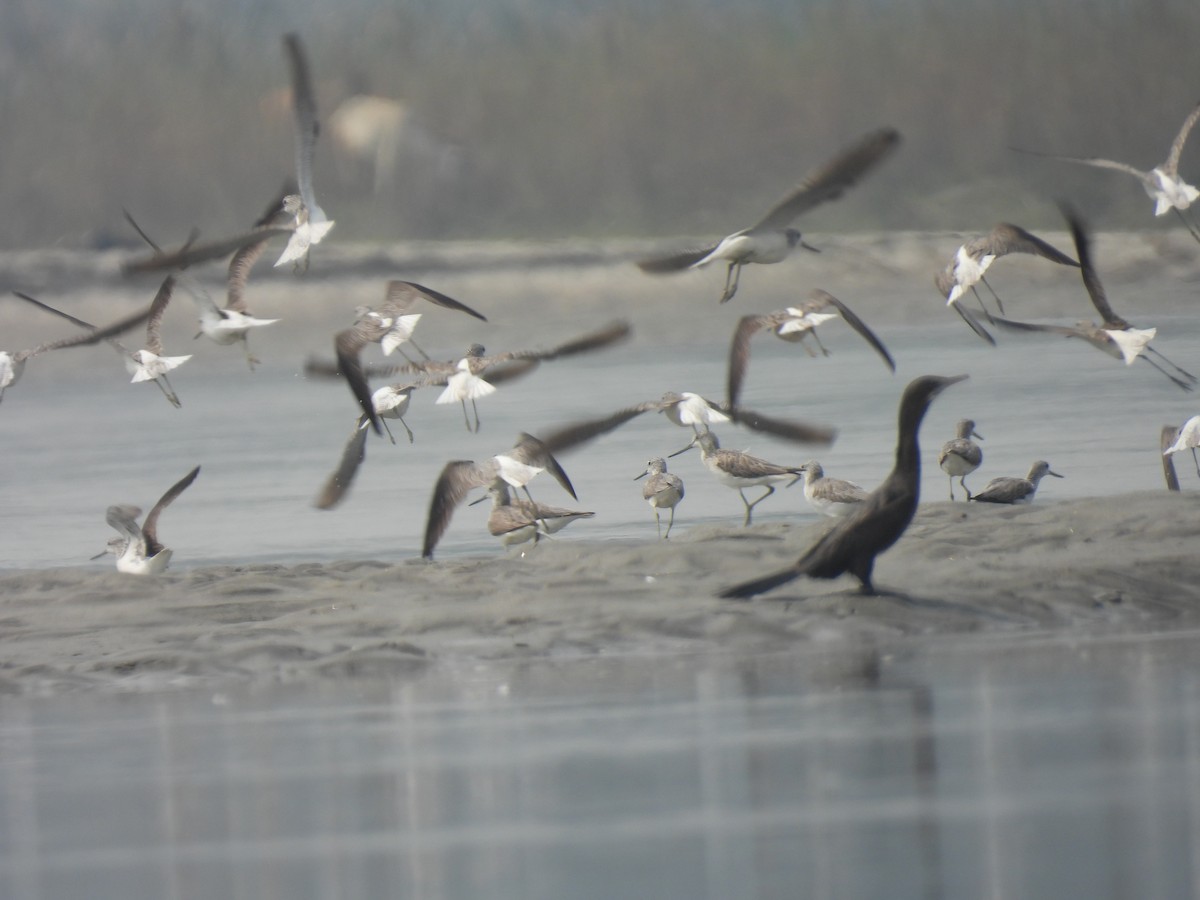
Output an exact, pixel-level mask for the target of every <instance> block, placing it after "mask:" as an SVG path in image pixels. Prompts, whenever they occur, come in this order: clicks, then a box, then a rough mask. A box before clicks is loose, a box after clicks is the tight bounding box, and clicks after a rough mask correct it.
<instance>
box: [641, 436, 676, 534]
mask: <svg viewBox="0 0 1200 900" xmlns="http://www.w3.org/2000/svg"><path fill="white" fill-rule="evenodd" d="M646 476H649V477H648V478H647V477H646ZM639 478H645V479H646V480H645V482H643V483H642V499H643V500H645V501H646V502H647V503H649V504H650V508H651V509H652V510H654V522H655V524H656V525H658V536H659V537H660V538H662V539H663V540H666V539H667V538H669V537H670V536H671V526H672V525H674V524H675V507H676V506H678V505H679V501H680V500H682V499H683V479H682V478H680V477H679V476H678V475H675V474H673V473H671V472H668V471H667V461H666V460H665V459H663V458H662V457H661V456H656V457H654V459H652V460H650V461H649V462H648V463H646V471H645V472H643V473H642V474H641V475H638V476H637V477H636V478H634V479H633V480H634V481H637V480H638V479H639ZM664 507H665V508H666V509H669V510H670V511H671V516H670V518H669V519H668V520H667V533H666V534H663V530H662V518H661V515H660V513H659V510H661V509H663V508H664Z"/></svg>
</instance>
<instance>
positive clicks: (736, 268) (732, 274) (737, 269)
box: [721, 262, 742, 303]
mask: <svg viewBox="0 0 1200 900" xmlns="http://www.w3.org/2000/svg"><path fill="white" fill-rule="evenodd" d="M741 275H742V264H741V263H740V262H731V263H730V264H729V268H728V269H726V270H725V293H723V294H722V295H721V302H722V303H724V302H725V301H727V300H731V299H733V295H734V294H736V293H737V289H738V279H739V278H741Z"/></svg>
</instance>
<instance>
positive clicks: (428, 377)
mask: <svg viewBox="0 0 1200 900" xmlns="http://www.w3.org/2000/svg"><path fill="white" fill-rule="evenodd" d="M382 327H383V326H382V325H380V324H376V323H370V322H368V321H367V320H363V319H360V320H359V322H358V323H356V324H355V325H354V326H353V327H352V328H350V329H347V330H346V331H343V332H340V333H339V334H338V336H337V338H336V339H335V346H336V349H337V356H338V367H339V369H340V370H341V372H342V373H343V374H344V375H345V376H346V379H347V380H348V381H349V382H350V389H351V390H352V391H353V392H354V395H355V397H357V398H358V399H359V403H360V405H363V406H364V409H363V411H364V412H366V406H365V404H363V397H364V394H367V396H369V393H367V391H366V387H365V385H366V374H365V372H364V370H363V367H362V364H361V362H360V361H359V358H358V357H359V353H360V351H361V350H362V348H363V347H364V346H365V345H366V344H367V343H369V342H371V341H372V340H375V338H374V337H373V335H374V334H377V333H378V332H379V331H380V330H381V329H382ZM632 332H633V329H632V328H631V327H630V325H629V323H628V322H613V323H612V324H610V325H607V326H605V327H603V328H600V329H598V330H596V331H593V332H590V333H588V334H585V335H582V336H581V337H578V338H574V339H572V340H570V341H567V342H566V343H564V344H559V345H558V346H557V347H551V348H550V349H549V350H510V351H506V352H504V353H494V354H491V355H488V354H486V352H485V350H484V348H483V345H482V344H472V345H471V346H470V347H469V348H468V349H467V353H466V355H465V356H463V357H462V358H461V359H457V360H446V361H438V360H426V361H424V362H409V363H404V364H402V365H399V366H395V367H392V368H384V369H382V370H381V369H376V370H375V371H380V372H391V373H405V374H408V375H412V376H414V380H417V381H419V382H420V383H421V384H426V385H445V390H444V391H442V393H441V394H440V395H439V396H438V398H437V401H436V402H437V403H439V404H445V403H456V402H457V403H461V404H462V409H463V419H464V421H466V423H467V430H468V431H475V432H477V431H479V410H478V408H477V407H476V405H475V402H476V401H477V400H478V399H479V398H481V397H486V396H488V395H489V394H492V393H494V392H495V390H496V388H495V385H496V383H498V381H499V380H500V378H512V377H514V376H516V375H520V374H525V372H527V371H529V370H530V369H531V368H533V367H535V366H537V365H539V364H540V363H542V362H546V361H549V360H554V359H562V358H565V357H568V356H575V355H577V354H580V353H588V352H591V351H593V350H600V349H602V348H604V347H609V346H611V345H613V344H615V343H617V342H619V341H623V340H625V339H626V338H628V337H629V335H630V334H632ZM500 367H503V368H500ZM468 400H469V401H471V409H472V410H473V411H474V414H475V421H474V425H472V423H471V419H470V418H469V417H468V415H467V401H468ZM377 430H378V428H377Z"/></svg>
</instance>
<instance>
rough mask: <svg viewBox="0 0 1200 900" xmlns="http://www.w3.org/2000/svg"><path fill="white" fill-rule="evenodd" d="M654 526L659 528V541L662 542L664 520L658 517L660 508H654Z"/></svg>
mask: <svg viewBox="0 0 1200 900" xmlns="http://www.w3.org/2000/svg"><path fill="white" fill-rule="evenodd" d="M654 524H655V525H657V526H658V539H659V540H660V541H661V540H662V518H661V517H660V516H659V515H658V507H657V506H656V507H654Z"/></svg>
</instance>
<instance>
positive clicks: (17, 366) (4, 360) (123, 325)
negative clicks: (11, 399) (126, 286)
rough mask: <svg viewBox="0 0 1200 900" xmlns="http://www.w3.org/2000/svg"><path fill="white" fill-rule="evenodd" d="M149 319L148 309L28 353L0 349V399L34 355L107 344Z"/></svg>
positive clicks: (41, 346) (44, 306)
mask: <svg viewBox="0 0 1200 900" xmlns="http://www.w3.org/2000/svg"><path fill="white" fill-rule="evenodd" d="M18 296H20V297H21V299H22V300H26V301H29V302H32V303H34V304H36V305H38V306H41V307H42V308H43V309H46V310H48V311H50V312H54V313H57V314H60V315H61V313H59V311H58V310H56V309H53V308H51V307H48V306H46V305H45V304H44V303H39V302H38V301H37V300H34V299H33V298H32V297H29V296H27V295H24V294H19V295H18ZM149 317H150V309H149V308H147V309H144V310H142V311H140V312H137V313H134V314H133V315H131V316H127V317H126V318H124V319H120V320H118V321H116V322H114V323H112V324H111V325H106V326H104V327H103V328H95V329H91V330H87V331H82V332H80V333H79V334H76V335H72V336H71V337H66V338H60V339H58V340H56V341H47V342H46V343H44V344H39V345H38V346H36V347H32V348H30V349H28V350H15V351H12V350H0V400H3V399H4V391H5V390H6V389H7V388H10V387H12V386H13V385H14V384H16V383H17V382H18V381H19V380H20V378H21V375H22V374H24V372H25V363H26V362H28V361H29V360H31V359H33V358H34V357H35V356H41V355H42V354H43V353H49V352H50V351H51V350H65V349H66V348H68V347H85V346H88V345H90V344H98V343H100V342H101V341H107V340H109V339H110V338H114V337H116V336H117V335H119V334H124V333H125V332H126V331H129V330H130V329H132V328H137V327H138V326H139V325H141V324H142V323H143V322H145V321H146V320H147V319H148V318H149Z"/></svg>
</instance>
